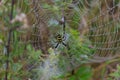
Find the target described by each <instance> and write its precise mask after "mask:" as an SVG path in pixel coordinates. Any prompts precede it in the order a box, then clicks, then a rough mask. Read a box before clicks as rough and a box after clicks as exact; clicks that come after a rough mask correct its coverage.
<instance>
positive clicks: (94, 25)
mask: <svg viewBox="0 0 120 80" xmlns="http://www.w3.org/2000/svg"><path fill="white" fill-rule="evenodd" d="M88 1H89V0H85V1H84V2H82V1H81V0H74V2H73V6H77V8H79V14H80V15H81V16H82V17H83V18H80V19H84V22H85V24H84V25H82V28H83V31H84V35H85V36H86V37H88V38H89V39H90V41H92V48H94V49H95V50H96V51H95V53H94V55H92V56H91V59H90V61H91V62H102V61H106V60H109V59H112V58H115V57H118V55H119V51H120V24H119V23H120V22H119V18H120V13H119V12H120V2H119V0H102V1H101V0H93V1H91V2H88ZM39 3H41V1H40V0H36V1H35V0H31V1H30V3H28V4H29V7H30V8H31V6H32V8H31V10H30V11H27V8H28V7H24V8H23V7H22V4H24V0H18V4H17V5H18V7H19V8H20V9H21V10H22V11H24V12H25V13H27V16H29V15H31V13H32V12H33V13H34V14H33V15H34V16H30V17H33V18H30V21H32V25H33V27H36V30H37V31H36V32H34V31H35V30H33V29H32V31H31V35H33V36H35V37H34V38H32V39H31V40H29V42H30V43H32V44H33V45H34V47H35V48H36V49H40V48H41V46H40V40H41V38H40V37H39V34H40V32H39V25H42V24H40V22H42V23H45V24H46V25H47V24H48V23H47V22H48V21H49V19H50V18H51V17H52V16H53V15H52V13H51V12H50V11H44V9H42V7H41V6H40V4H39ZM81 6H82V7H81ZM83 8H84V11H83ZM41 10H42V11H41ZM46 12H47V13H46ZM51 15H52V16H51ZM71 16H72V15H71ZM3 19H4V18H3ZM69 21H70V20H68V22H69ZM81 21H82V20H81ZM78 24H80V23H78ZM80 27H81V26H80ZM0 32H2V31H0ZM26 34H27V33H26ZM21 41H22V42H23V43H26V42H27V38H26V40H24V41H23V40H22V38H21ZM0 52H3V49H2V50H1V49H0Z"/></svg>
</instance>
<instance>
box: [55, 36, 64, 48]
mask: <svg viewBox="0 0 120 80" xmlns="http://www.w3.org/2000/svg"><path fill="white" fill-rule="evenodd" d="M56 40H57V44H56V46H55V48H57V47H58V45H59V44H62V45H64V46H65V47H66V44H65V43H64V41H65V37H64V36H62V35H60V34H58V35H57V36H56Z"/></svg>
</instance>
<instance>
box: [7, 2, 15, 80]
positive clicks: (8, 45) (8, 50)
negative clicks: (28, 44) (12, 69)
mask: <svg viewBox="0 0 120 80" xmlns="http://www.w3.org/2000/svg"><path fill="white" fill-rule="evenodd" d="M13 10H14V0H11V13H10V20H12V19H13ZM11 33H12V30H11V29H9V32H8V40H7V45H6V50H7V52H6V57H7V60H6V72H5V80H8V71H9V54H10V41H11Z"/></svg>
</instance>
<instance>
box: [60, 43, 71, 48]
mask: <svg viewBox="0 0 120 80" xmlns="http://www.w3.org/2000/svg"><path fill="white" fill-rule="evenodd" d="M62 44H63V45H64V46H65V47H66V48H67V49H68V50H70V47H69V45H67V44H65V43H64V42H62Z"/></svg>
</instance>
